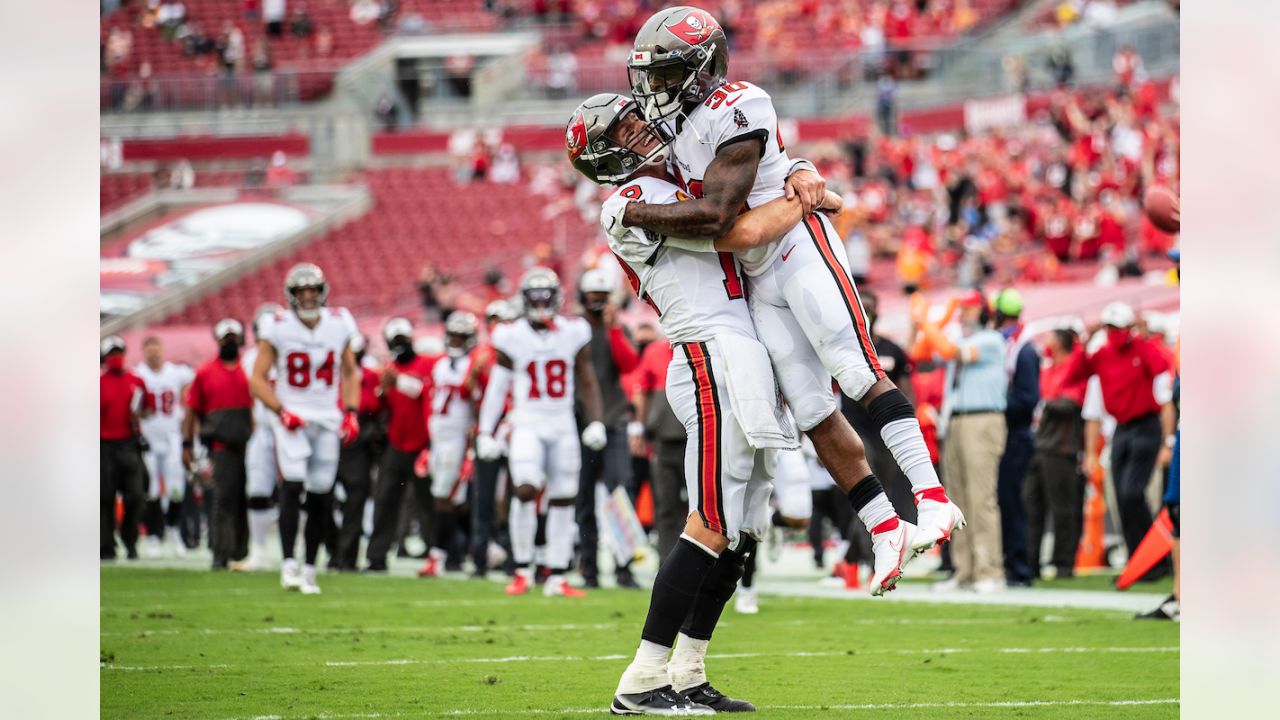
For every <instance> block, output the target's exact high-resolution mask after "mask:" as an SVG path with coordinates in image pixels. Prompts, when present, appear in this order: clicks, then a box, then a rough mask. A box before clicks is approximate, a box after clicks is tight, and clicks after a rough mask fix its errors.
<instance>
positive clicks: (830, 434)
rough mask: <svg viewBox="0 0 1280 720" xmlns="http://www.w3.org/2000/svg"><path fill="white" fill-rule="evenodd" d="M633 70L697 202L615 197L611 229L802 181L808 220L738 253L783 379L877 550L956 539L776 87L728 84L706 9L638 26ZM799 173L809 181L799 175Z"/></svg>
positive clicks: (702, 228) (707, 228)
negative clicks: (874, 460)
mask: <svg viewBox="0 0 1280 720" xmlns="http://www.w3.org/2000/svg"><path fill="white" fill-rule="evenodd" d="M627 69H628V73H629V76H630V80H631V87H632V94H633V96H634V98H635V100H636V102H637V104H638V105H639V106H640V108H641V111H642V112H643V113H644V115H645V118H646V119H647V120H648V121H649V123H650V125H651V126H652V127H653V128H654V129H653V132H654V133H656V134H659V135H664V136H667V137H670V138H671V140H670V154H671V158H670V160H671V162H672V164H671V169H672V171H673V174H674V175H675V176H676V178H677V179H678V180H679V181H680V182H681V184H682V186H683V187H684V189H685V191H686V192H687V193H688V194H689V195H690V196H692V199H690V200H689V201H688V202H681V203H670V204H661V203H645V202H635V198H628V197H626V196H625V194H623V195H614V196H613V197H611V198H610V199H609V201H608V202H606V203H605V206H604V208H603V210H602V213H601V222H602V223H603V225H604V226H605V228H606V231H607V232H608V233H609V235H610V237H611V238H612V239H614V240H617V239H620V238H624V237H626V235H627V234H628V233H631V232H633V231H634V229H636V228H639V229H643V230H644V231H648V232H651V233H655V234H657V235H661V236H672V237H682V238H695V239H714V238H718V237H722V236H723V235H724V234H725V233H727V232H729V230H730V228H732V226H733V221H734V220H735V218H736V217H737V215H738V213H739V212H740V211H741V210H742V209H743V208H756V207H760V206H762V205H764V204H765V203H768V202H769V201H771V200H774V199H776V198H779V197H783V196H784V194H790V190H789V189H787V186H788V184H790V185H793V186H794V187H795V190H796V193H797V194H798V195H799V196H800V199H801V202H802V204H803V206H804V212H805V216H804V219H803V221H802V222H800V223H799V224H797V225H796V227H795V228H793V229H792V230H790V231H789V232H787V233H786V234H784V235H783V236H782V237H781V238H780V239H778V240H775V241H774V242H770V243H767V244H764V245H762V246H760V247H757V248H753V249H749V250H745V251H740V252H738V253H737V259H738V261H739V262H740V263H741V265H742V269H743V272H744V273H745V275H746V281H747V285H748V286H749V287H748V288H747V289H748V293H747V295H748V302H749V304H750V307H751V313H752V316H753V318H754V320H755V325H756V329H757V332H758V333H759V336H760V340H761V341H762V342H763V343H764V345H765V347H766V348H768V351H769V355H770V358H771V359H772V361H773V367H774V372H775V373H776V375H777V378H778V384H779V386H780V387H781V389H782V393H783V395H784V396H785V398H786V400H787V403H788V405H789V406H790V408H791V411H792V412H793V413H794V414H795V419H796V424H797V425H798V426H799V428H800V429H801V430H802V431H804V432H806V433H807V434H808V435H809V437H810V438H811V439H812V440H813V443H814V447H815V449H816V450H817V452H818V456H819V458H820V459H821V461H822V463H823V465H824V466H825V467H826V468H827V469H828V470H829V471H830V472H831V475H832V477H833V478H834V479H835V481H836V483H837V485H839V486H840V488H841V490H843V491H844V492H845V493H846V494H847V495H848V496H849V499H850V501H851V502H852V504H853V506H854V508H855V509H856V510H857V512H858V516H859V517H860V518H861V519H862V521H863V522H864V523H865V524H866V525H867V528H868V529H869V530H870V531H871V537H872V543H873V551H874V552H876V554H877V555H878V556H879V555H881V554H883V553H886V552H888V551H889V550H888V549H887V548H886V546H888V547H890V548H893V549H894V550H898V551H899V552H903V550H902V549H903V548H905V554H904V555H903V557H902V562H906V561H908V560H910V559H911V557H913V556H914V555H917V554H919V553H922V552H924V551H925V550H927V549H929V548H930V547H933V546H934V545H935V544H937V543H938V542H945V541H947V540H949V539H950V537H951V533H952V532H953V531H955V530H957V529H959V528H961V527H963V526H964V515H963V514H962V513H961V512H960V509H959V508H958V507H956V506H955V504H954V503H952V502H951V501H950V500H949V499H948V498H947V495H946V492H945V491H944V490H943V488H942V485H941V483H939V482H938V476H937V473H936V471H935V470H934V468H933V464H932V463H931V462H930V460H929V451H928V448H927V446H926V445H925V442H924V437H923V435H922V434H921V432H920V425H919V422H918V421H917V420H916V416H915V410H914V408H913V407H912V406H911V403H910V402H909V401H908V400H907V398H906V397H905V396H904V395H903V394H902V391H900V390H899V389H898V388H897V387H896V386H895V385H894V384H893V382H892V381H890V380H889V379H888V378H887V377H886V375H885V372H884V370H883V369H882V368H881V367H880V362H879V359H878V357H877V356H876V351H875V347H874V346H873V345H872V340H871V335H870V332H869V329H868V325H867V320H866V313H865V312H864V311H863V309H862V306H861V302H860V301H859V299H858V293H857V289H856V288H855V287H854V284H853V280H852V279H851V277H850V273H849V264H848V258H847V257H846V255H845V250H844V244H843V242H842V241H841V240H840V238H839V237H838V236H837V235H836V232H835V229H834V228H833V227H832V225H831V223H830V222H829V221H828V220H827V219H826V218H824V217H822V216H821V215H820V214H814V213H812V210H813V209H814V208H815V207H816V206H818V204H819V202H820V200H821V197H822V195H821V190H822V189H824V188H825V183H823V182H822V181H821V178H820V177H819V176H818V175H817V173H816V172H813V171H812V170H811V169H810V168H811V165H809V164H808V163H806V162H804V161H795V162H793V161H792V160H791V159H790V158H789V157H788V156H787V152H786V147H785V145H784V143H783V140H782V138H781V137H779V136H778V127H777V125H778V120H777V114H776V112H775V110H774V108H773V102H772V100H771V99H770V98H769V95H768V93H766V92H765V91H764V90H762V89H761V88H759V87H757V86H756V85H753V84H751V83H747V82H729V81H728V77H727V76H728V70H729V52H728V47H727V45H726V41H725V35H724V32H723V31H722V30H721V29H720V25H719V23H717V22H716V20H715V18H713V17H712V16H711V15H710V14H709V13H707V12H706V11H705V10H700V9H698V8H695V7H687V6H681V7H674V8H668V9H666V10H662V11H659V12H658V13H656V14H654V15H653V16H652V17H650V18H649V19H648V20H647V21H646V22H645V24H644V26H643V27H641V29H640V31H639V33H638V34H637V35H636V41H635V45H634V47H633V48H632V52H631V54H630V56H629V57H628V61H627ZM792 176H800V177H802V178H803V180H802V181H796V182H793V183H792V182H790V180H791V179H792ZM830 378H835V380H836V381H837V383H839V385H840V389H841V390H842V391H843V392H844V393H845V394H846V395H848V396H849V397H851V398H853V399H854V400H856V401H858V402H859V403H860V404H862V405H863V407H865V408H866V409H867V411H868V414H869V415H870V416H871V420H872V424H873V426H874V427H875V429H876V430H877V431H878V432H879V433H880V435H881V437H882V438H883V439H884V442H885V445H886V446H888V448H889V450H890V452H891V453H892V455H893V457H894V460H895V461H896V462H897V463H898V465H899V467H901V468H902V471H903V473H904V474H905V475H906V476H907V478H908V479H910V481H911V485H912V490H913V492H914V495H915V499H916V504H917V509H918V511H919V512H918V516H919V518H918V528H917V527H915V526H911V525H909V524H908V523H905V522H902V521H900V520H899V519H898V518H897V516H896V514H895V513H894V512H893V508H892V505H891V504H890V503H889V501H888V498H887V497H886V496H885V494H884V490H883V488H882V487H881V485H880V482H879V480H877V479H876V477H875V476H874V475H872V474H871V471H870V466H869V465H868V464H867V462H866V455H865V449H864V448H863V447H862V442H861V440H860V439H859V438H858V436H857V434H856V433H855V432H854V431H853V428H852V427H850V425H849V423H848V421H847V420H845V419H844V416H843V415H842V414H841V413H840V412H839V411H838V408H837V405H836V402H835V400H834V399H833V398H832V396H831V393H830V388H829V381H830ZM880 562H881V560H880V559H877V561H876V563H877V574H876V576H874V577H873V583H872V592H873V593H875V594H880V593H882V592H884V591H886V590H889V589H892V587H893V584H894V583H896V582H897V577H898V573H896V572H895V573H893V574H891V575H890V576H888V577H884V576H880V573H879V572H878V571H879V567H878V566H879V564H880ZM899 571H900V568H899Z"/></svg>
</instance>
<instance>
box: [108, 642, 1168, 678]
mask: <svg viewBox="0 0 1280 720" xmlns="http://www.w3.org/2000/svg"><path fill="white" fill-rule="evenodd" d="M1180 651H1181V648H1179V647H1177V646H1155V647H1092V648H1091V647H1038V648H1025V647H1007V648H923V649H888V650H859V651H850V652H845V651H828V652H788V653H712V654H710V655H708V656H707V659H709V660H730V659H742V658H767V657H793V658H808V657H859V656H864V655H952V654H958V653H983V652H993V653H1006V654H1024V653H1026V654H1030V653H1066V654H1090V653H1176V652H1180ZM628 657H630V656H629V655H594V656H581V655H508V656H504V657H492V658H400V659H394V660H329V661H326V662H324V663H322V666H323V667H331V668H339V667H367V666H398V665H455V664H463V663H465V664H504V663H520V662H608V661H614V660H626V659H627V658H628ZM286 664H287V665H290V666H295V667H296V666H311V665H312V663H286ZM276 666H277V667H278V665H276ZM232 667H241V666H233V665H113V664H109V663H105V664H102V665H101V666H100V669H102V670H116V671H156V672H159V671H166V670H198V669H228V668H232ZM246 667H247V666H246ZM255 667H257V666H256V665H255Z"/></svg>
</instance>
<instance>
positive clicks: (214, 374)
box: [187, 359, 253, 417]
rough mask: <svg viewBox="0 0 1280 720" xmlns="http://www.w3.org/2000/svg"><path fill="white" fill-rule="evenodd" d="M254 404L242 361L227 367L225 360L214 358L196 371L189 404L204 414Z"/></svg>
mask: <svg viewBox="0 0 1280 720" xmlns="http://www.w3.org/2000/svg"><path fill="white" fill-rule="evenodd" d="M252 406H253V398H252V397H251V396H250V395H249V378H248V377H247V376H245V374H244V369H243V368H241V367H240V363H239V361H237V362H236V363H234V364H233V365H232V366H231V367H227V366H226V365H224V364H223V363H222V361H221V360H217V359H215V360H210V361H208V362H206V363H205V364H203V365H201V366H200V369H199V370H196V376H195V379H193V380H192V381H191V387H190V389H189V390H187V407H189V408H191V411H192V412H194V413H196V414H197V415H199V416H201V417H203V416H206V415H208V414H209V413H212V412H215V411H218V410H238V409H240V408H249V407H252Z"/></svg>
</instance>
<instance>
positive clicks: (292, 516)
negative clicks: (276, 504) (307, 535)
mask: <svg viewBox="0 0 1280 720" xmlns="http://www.w3.org/2000/svg"><path fill="white" fill-rule="evenodd" d="M301 510H302V483H300V482H286V483H284V487H283V488H281V490H280V549H281V552H283V554H284V558H285V559H286V560H292V559H293V546H294V544H295V543H296V542H297V540H298V521H299V513H300V512H301Z"/></svg>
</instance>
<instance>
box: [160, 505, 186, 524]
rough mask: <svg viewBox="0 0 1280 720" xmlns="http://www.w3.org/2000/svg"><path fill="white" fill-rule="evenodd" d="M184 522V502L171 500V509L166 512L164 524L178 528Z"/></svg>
mask: <svg viewBox="0 0 1280 720" xmlns="http://www.w3.org/2000/svg"><path fill="white" fill-rule="evenodd" d="M181 522H182V502H181V501H180V500H170V501H169V511H168V512H166V513H165V516H164V524H165V525H166V526H168V527H171V528H176V527H178V525H179V524H180V523H181Z"/></svg>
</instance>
